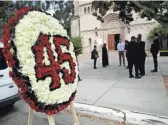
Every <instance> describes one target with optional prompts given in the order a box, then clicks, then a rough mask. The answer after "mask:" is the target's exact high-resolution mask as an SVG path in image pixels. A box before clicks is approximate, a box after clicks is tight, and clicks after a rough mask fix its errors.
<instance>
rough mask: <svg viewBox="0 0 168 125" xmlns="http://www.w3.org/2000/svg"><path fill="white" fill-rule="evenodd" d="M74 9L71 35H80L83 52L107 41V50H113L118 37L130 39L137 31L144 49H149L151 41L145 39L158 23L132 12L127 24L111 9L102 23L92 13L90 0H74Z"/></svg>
mask: <svg viewBox="0 0 168 125" xmlns="http://www.w3.org/2000/svg"><path fill="white" fill-rule="evenodd" d="M74 11H75V14H74V18H73V19H72V21H71V35H72V36H73V37H74V36H81V37H82V45H83V47H84V49H83V53H88V52H90V51H91V50H92V49H93V46H94V45H97V46H98V47H99V46H101V45H102V44H103V43H107V46H108V50H109V51H110V50H115V49H116V44H117V43H118V40H119V39H121V40H123V41H125V40H128V41H130V38H131V36H133V35H134V36H137V35H138V34H139V33H141V34H142V40H143V41H145V42H146V50H149V48H150V45H151V42H150V41H148V40H147V36H148V33H149V32H150V30H152V29H153V28H154V27H156V26H157V25H158V23H157V22H156V21H155V20H152V21H147V20H146V19H141V18H140V17H138V14H136V13H134V14H133V17H134V21H133V22H131V23H130V25H129V26H127V25H125V24H124V23H123V22H122V21H120V19H119V18H118V13H116V12H113V10H110V11H109V12H107V14H106V15H105V16H104V23H101V22H100V21H98V20H97V19H96V17H94V16H93V15H92V13H93V12H94V9H93V8H92V6H91V1H80V0H75V1H74ZM110 44H113V45H110Z"/></svg>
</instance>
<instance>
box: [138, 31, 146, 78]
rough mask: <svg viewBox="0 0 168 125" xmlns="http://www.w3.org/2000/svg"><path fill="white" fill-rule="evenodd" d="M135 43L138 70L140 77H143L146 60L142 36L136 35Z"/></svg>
mask: <svg viewBox="0 0 168 125" xmlns="http://www.w3.org/2000/svg"><path fill="white" fill-rule="evenodd" d="M137 43H138V50H137V53H138V57H139V58H138V68H139V71H140V75H141V76H144V75H145V59H146V56H147V55H146V52H145V42H144V41H142V35H141V34H138V36H137Z"/></svg>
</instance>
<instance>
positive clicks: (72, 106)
mask: <svg viewBox="0 0 168 125" xmlns="http://www.w3.org/2000/svg"><path fill="white" fill-rule="evenodd" d="M70 108H71V111H72V115H73V119H74V122H75V124H74V125H80V124H79V120H78V116H77V114H76V110H75V108H74V104H73V102H71V105H70Z"/></svg>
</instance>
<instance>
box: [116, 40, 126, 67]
mask: <svg viewBox="0 0 168 125" xmlns="http://www.w3.org/2000/svg"><path fill="white" fill-rule="evenodd" d="M117 50H118V54H119V63H120V64H119V66H121V64H122V61H121V58H122V59H123V65H124V66H125V56H124V52H125V43H124V42H122V41H121V39H120V40H119V43H118V45H117Z"/></svg>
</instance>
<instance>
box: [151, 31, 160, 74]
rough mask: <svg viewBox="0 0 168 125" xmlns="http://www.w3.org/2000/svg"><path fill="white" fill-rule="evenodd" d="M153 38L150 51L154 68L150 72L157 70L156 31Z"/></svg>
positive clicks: (157, 40)
mask: <svg viewBox="0 0 168 125" xmlns="http://www.w3.org/2000/svg"><path fill="white" fill-rule="evenodd" d="M154 37H155V38H154V40H153V44H152V45H151V49H150V52H151V53H152V56H153V62H154V70H152V71H151V72H157V71H158V61H157V54H158V52H159V35H158V33H154Z"/></svg>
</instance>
